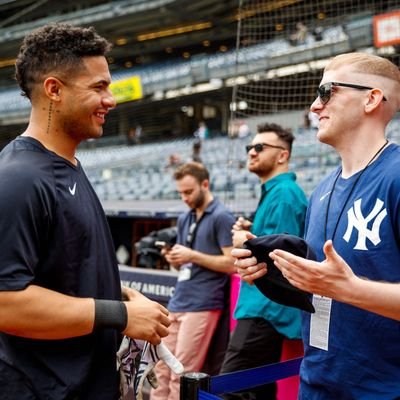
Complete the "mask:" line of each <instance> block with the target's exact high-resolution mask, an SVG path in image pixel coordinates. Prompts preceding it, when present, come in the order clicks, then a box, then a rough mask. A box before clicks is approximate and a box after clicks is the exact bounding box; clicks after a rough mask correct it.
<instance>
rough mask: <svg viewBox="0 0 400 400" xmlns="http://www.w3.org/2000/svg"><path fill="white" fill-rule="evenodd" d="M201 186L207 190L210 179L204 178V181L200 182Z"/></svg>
mask: <svg viewBox="0 0 400 400" xmlns="http://www.w3.org/2000/svg"><path fill="white" fill-rule="evenodd" d="M201 187H202V188H203V189H206V190H208V189H209V188H210V181H209V180H208V179H204V181H203V182H201Z"/></svg>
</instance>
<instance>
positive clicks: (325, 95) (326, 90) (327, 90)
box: [317, 82, 386, 104]
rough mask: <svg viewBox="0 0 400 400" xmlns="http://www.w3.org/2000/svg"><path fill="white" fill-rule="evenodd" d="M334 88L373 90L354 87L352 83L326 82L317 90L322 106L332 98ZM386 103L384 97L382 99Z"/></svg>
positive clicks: (360, 86) (368, 87)
mask: <svg viewBox="0 0 400 400" xmlns="http://www.w3.org/2000/svg"><path fill="white" fill-rule="evenodd" d="M334 86H343V87H347V88H351V89H357V90H372V89H374V88H372V87H370V86H362V85H355V84H353V83H341V82H328V83H324V84H323V85H321V86H320V87H319V88H318V89H317V96H318V97H319V98H320V100H321V103H322V104H326V103H327V102H328V101H329V100H330V99H331V97H332V88H333V87H334ZM383 100H384V101H386V97H383Z"/></svg>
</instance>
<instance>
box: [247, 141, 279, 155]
mask: <svg viewBox="0 0 400 400" xmlns="http://www.w3.org/2000/svg"><path fill="white" fill-rule="evenodd" d="M264 147H271V148H272V149H281V150H286V149H285V148H284V147H282V146H275V145H273V144H268V143H257V144H248V145H247V146H246V153H248V152H249V151H250V150H251V149H254V150H255V151H256V152H257V153H261V152H262V151H263V150H264Z"/></svg>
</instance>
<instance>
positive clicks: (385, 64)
mask: <svg viewBox="0 0 400 400" xmlns="http://www.w3.org/2000/svg"><path fill="white" fill-rule="evenodd" d="M344 66H350V67H351V68H352V70H353V71H354V72H359V73H363V74H371V75H377V76H381V77H384V78H387V79H391V80H393V81H396V82H398V83H399V84H400V70H399V68H398V67H397V66H396V65H395V64H393V63H392V62H391V61H389V60H388V59H386V58H383V57H379V56H376V55H373V54H366V53H346V54H340V55H338V56H336V57H335V58H333V60H332V61H331V62H330V63H329V64H328V65H327V66H326V67H325V70H324V72H326V71H330V70H337V69H339V68H341V67H344Z"/></svg>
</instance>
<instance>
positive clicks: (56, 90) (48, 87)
mask: <svg viewBox="0 0 400 400" xmlns="http://www.w3.org/2000/svg"><path fill="white" fill-rule="evenodd" d="M62 86H63V84H62V82H61V81H60V80H59V79H57V78H54V77H52V76H50V77H48V78H47V79H46V80H45V81H44V82H43V87H44V91H45V93H46V96H47V97H48V98H49V99H50V100H51V101H60V94H61V90H62Z"/></svg>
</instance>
